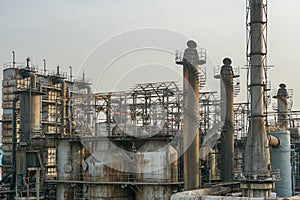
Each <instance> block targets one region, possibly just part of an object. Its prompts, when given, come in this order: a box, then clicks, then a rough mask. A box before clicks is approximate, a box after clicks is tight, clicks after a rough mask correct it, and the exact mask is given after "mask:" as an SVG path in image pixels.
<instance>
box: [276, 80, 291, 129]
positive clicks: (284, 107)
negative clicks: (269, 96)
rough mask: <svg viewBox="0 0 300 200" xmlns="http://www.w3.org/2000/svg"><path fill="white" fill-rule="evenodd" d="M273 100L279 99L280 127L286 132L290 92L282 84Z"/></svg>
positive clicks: (278, 115) (278, 116) (278, 114)
mask: <svg viewBox="0 0 300 200" xmlns="http://www.w3.org/2000/svg"><path fill="white" fill-rule="evenodd" d="M273 98H276V99H277V118H278V126H279V128H281V129H282V130H286V129H287V125H288V116H287V112H288V101H287V100H288V92H287V89H286V85H285V84H283V83H281V84H280V85H279V89H278V92H277V95H276V96H274V97H273Z"/></svg>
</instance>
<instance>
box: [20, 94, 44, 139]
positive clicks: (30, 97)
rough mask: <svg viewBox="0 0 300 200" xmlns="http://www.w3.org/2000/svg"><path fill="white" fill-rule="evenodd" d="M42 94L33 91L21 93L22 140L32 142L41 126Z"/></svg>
mask: <svg viewBox="0 0 300 200" xmlns="http://www.w3.org/2000/svg"><path fill="white" fill-rule="evenodd" d="M40 121H41V95H40V94H37V93H34V92H33V91H32V92H30V91H24V92H21V93H20V131H21V134H20V140H21V141H25V142H27V143H29V142H30V140H31V138H32V137H33V136H34V134H35V133H36V132H38V131H40V128H41V124H40Z"/></svg>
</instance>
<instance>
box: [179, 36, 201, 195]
mask: <svg viewBox="0 0 300 200" xmlns="http://www.w3.org/2000/svg"><path fill="white" fill-rule="evenodd" d="M187 45H188V48H187V49H186V50H185V52H184V57H183V78H184V80H183V81H184V82H183V88H184V124H183V142H184V150H185V152H184V154H183V158H184V189H185V190H192V189H197V188H199V187H200V178H201V177H200V165H199V149H200V147H199V146H200V138H199V127H198V124H199V80H198V73H199V72H198V63H199V56H198V52H197V50H196V47H197V44H196V43H195V42H194V41H188V43H187Z"/></svg>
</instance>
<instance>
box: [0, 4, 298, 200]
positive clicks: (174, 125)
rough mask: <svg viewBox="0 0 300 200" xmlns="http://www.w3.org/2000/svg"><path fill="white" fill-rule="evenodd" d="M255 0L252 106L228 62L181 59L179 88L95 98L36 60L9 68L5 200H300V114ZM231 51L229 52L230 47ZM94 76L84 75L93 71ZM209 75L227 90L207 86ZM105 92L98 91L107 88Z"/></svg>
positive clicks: (169, 84) (149, 87) (79, 80)
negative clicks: (209, 69)
mask: <svg viewBox="0 0 300 200" xmlns="http://www.w3.org/2000/svg"><path fill="white" fill-rule="evenodd" d="M246 1H247V64H246V68H247V69H246V71H247V94H248V95H247V99H245V100H244V101H243V102H236V100H235V97H236V96H237V95H239V92H240V90H241V87H240V81H239V79H240V70H239V69H238V68H237V67H234V66H232V60H231V59H230V58H227V57H224V59H223V60H220V61H219V63H220V64H221V67H216V69H215V70H214V76H213V77H208V76H207V75H206V73H205V64H206V62H207V50H206V49H203V48H200V47H198V46H197V43H196V42H195V41H193V40H189V41H187V47H186V49H182V50H178V51H176V52H174V60H172V61H170V62H173V63H175V64H176V65H177V66H178V68H182V77H183V80H182V83H177V82H175V81H164V82H151V83H138V84H135V85H133V86H132V88H130V89H128V90H126V91H110V92H102V91H96V92H95V91H92V89H91V88H92V82H91V80H89V78H87V77H86V75H85V73H83V74H82V76H81V77H75V76H73V74H72V67H70V71H69V72H68V73H66V72H62V71H61V67H60V66H57V67H56V69H54V70H53V71H52V70H49V69H48V68H47V65H46V61H45V60H44V65H43V66H42V67H39V66H36V65H34V63H32V62H31V60H30V58H27V59H26V61H25V62H18V61H16V59H15V57H16V56H15V54H16V53H15V52H12V62H9V63H7V64H5V65H4V66H3V80H2V110H3V115H2V151H3V156H2V166H1V168H2V180H1V184H0V187H1V190H0V198H1V199H9V200H10V199H17V200H27V199H37V200H38V199H50V200H51V199H53V200H54V199H59V200H71V199H75V200H76V199H77V200H96V199H107V200H108V199H114V200H134V199H136V200H142V199H146V200H158V199H165V200H167V199H168V200H169V199H171V200H184V199H187V200H188V199H283V198H285V199H297V197H298V198H299V199H300V196H297V195H298V194H299V192H300V149H299V148H300V128H299V127H300V118H299V115H300V112H297V111H293V108H292V102H293V90H292V89H289V88H288V83H282V84H280V85H279V86H278V87H276V88H275V90H272V89H271V88H270V84H269V79H268V74H267V68H268V65H267V41H266V31H267V28H266V27H267V12H266V7H267V4H266V0H246ZM229 53H230V52H229ZM87 76H88V75H87ZM207 79H214V80H215V81H216V82H218V84H219V85H220V90H219V91H204V90H203V88H204V86H205V84H206V82H207ZM100 88H101V87H100Z"/></svg>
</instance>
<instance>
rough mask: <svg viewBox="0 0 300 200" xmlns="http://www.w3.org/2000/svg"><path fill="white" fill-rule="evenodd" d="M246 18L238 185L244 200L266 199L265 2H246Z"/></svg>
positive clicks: (268, 180)
mask: <svg viewBox="0 0 300 200" xmlns="http://www.w3.org/2000/svg"><path fill="white" fill-rule="evenodd" d="M247 2H248V4H249V5H248V6H247V9H248V11H249V15H250V21H248V23H247V25H248V28H249V29H248V30H249V31H250V32H249V42H250V45H249V49H248V52H247V56H248V64H249V66H250V85H249V89H250V96H251V99H250V101H251V102H250V103H251V110H250V111H251V113H250V123H249V130H248V136H247V142H246V148H245V167H244V175H245V176H246V180H245V181H243V182H242V183H241V187H242V189H243V190H242V193H243V196H245V197H268V196H269V195H270V192H271V190H272V188H273V186H274V180H272V179H271V178H270V175H271V174H270V173H271V164H270V151H269V143H268V138H267V134H266V121H265V120H266V118H265V114H266V113H265V110H266V108H265V102H264V99H265V91H264V88H265V84H266V83H265V81H264V68H265V65H266V53H267V52H266V43H265V42H266V41H265V31H266V24H267V17H266V15H267V14H266V12H265V11H266V3H264V2H265V0H247Z"/></svg>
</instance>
